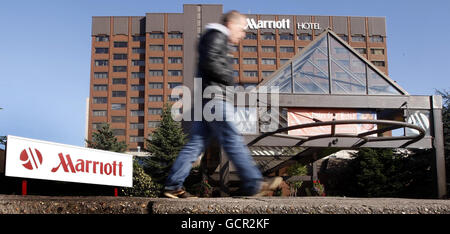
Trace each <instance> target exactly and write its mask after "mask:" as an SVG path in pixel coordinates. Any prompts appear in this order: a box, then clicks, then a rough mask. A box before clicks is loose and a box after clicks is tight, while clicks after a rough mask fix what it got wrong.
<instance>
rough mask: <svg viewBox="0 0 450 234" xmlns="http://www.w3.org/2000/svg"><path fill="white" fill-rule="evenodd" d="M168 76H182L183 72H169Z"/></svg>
mask: <svg viewBox="0 0 450 234" xmlns="http://www.w3.org/2000/svg"><path fill="white" fill-rule="evenodd" d="M167 75H168V76H182V75H183V71H182V70H168V71H167Z"/></svg>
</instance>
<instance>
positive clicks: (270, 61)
mask: <svg viewBox="0 0 450 234" xmlns="http://www.w3.org/2000/svg"><path fill="white" fill-rule="evenodd" d="M261 64H264V65H275V64H276V59H273V58H263V59H262V60H261Z"/></svg>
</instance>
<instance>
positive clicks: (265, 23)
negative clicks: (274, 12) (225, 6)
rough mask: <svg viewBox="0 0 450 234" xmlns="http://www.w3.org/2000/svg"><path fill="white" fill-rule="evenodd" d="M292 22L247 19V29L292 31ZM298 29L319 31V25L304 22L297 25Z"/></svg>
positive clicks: (286, 20) (285, 20) (288, 20)
mask: <svg viewBox="0 0 450 234" xmlns="http://www.w3.org/2000/svg"><path fill="white" fill-rule="evenodd" d="M290 28H291V20H290V19H282V20H255V19H253V18H247V26H245V29H290ZM297 29H301V30H311V29H314V30H319V29H320V24H319V23H310V22H302V23H297Z"/></svg>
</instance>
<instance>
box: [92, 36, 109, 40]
mask: <svg viewBox="0 0 450 234" xmlns="http://www.w3.org/2000/svg"><path fill="white" fill-rule="evenodd" d="M95 41H109V36H96V37H95Z"/></svg>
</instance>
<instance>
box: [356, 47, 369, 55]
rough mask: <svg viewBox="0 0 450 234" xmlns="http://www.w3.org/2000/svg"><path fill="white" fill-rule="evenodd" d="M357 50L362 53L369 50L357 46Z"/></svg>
mask: <svg viewBox="0 0 450 234" xmlns="http://www.w3.org/2000/svg"><path fill="white" fill-rule="evenodd" d="M355 50H356V52H358V53H360V54H366V53H367V50H366V48H355Z"/></svg>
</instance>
